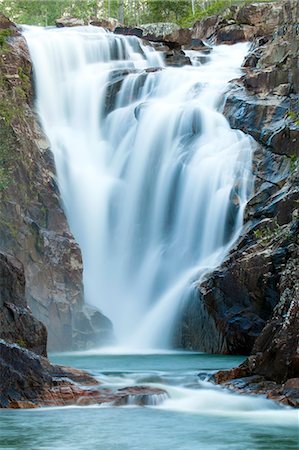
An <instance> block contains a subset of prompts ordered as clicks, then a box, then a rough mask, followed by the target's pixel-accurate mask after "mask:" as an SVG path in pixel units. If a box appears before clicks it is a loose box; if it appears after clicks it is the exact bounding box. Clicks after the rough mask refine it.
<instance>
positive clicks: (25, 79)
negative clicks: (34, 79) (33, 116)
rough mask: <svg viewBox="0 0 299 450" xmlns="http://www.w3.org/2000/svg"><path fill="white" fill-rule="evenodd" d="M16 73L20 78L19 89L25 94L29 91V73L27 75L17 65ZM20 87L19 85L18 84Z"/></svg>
mask: <svg viewBox="0 0 299 450" xmlns="http://www.w3.org/2000/svg"><path fill="white" fill-rule="evenodd" d="M18 75H19V78H20V80H21V89H22V90H23V92H24V93H25V95H26V96H27V95H28V94H29V93H30V91H31V80H30V77H29V75H27V74H26V73H25V72H24V70H23V68H22V67H18ZM18 87H19V88H20V86H18Z"/></svg>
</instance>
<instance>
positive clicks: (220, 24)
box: [192, 2, 282, 44]
mask: <svg viewBox="0 0 299 450" xmlns="http://www.w3.org/2000/svg"><path fill="white" fill-rule="evenodd" d="M280 23H282V3H281V2H277V3H264V4H263V3H252V4H249V5H248V4H246V5H241V6H236V5H233V6H231V7H230V8H227V9H226V10H225V12H224V13H223V14H218V15H215V16H211V17H208V18H206V19H204V20H201V21H198V22H196V23H195V24H194V26H193V31H192V37H193V38H197V39H204V40H207V39H208V40H211V41H213V42H215V43H217V44H219V43H222V44H223V43H225V44H234V43H236V42H242V41H248V40H252V39H254V38H256V37H259V36H269V35H271V34H272V33H273V31H274V30H275V28H276V27H277V26H278V25H279V24H280Z"/></svg>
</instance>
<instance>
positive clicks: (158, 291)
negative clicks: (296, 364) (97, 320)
mask: <svg viewBox="0 0 299 450" xmlns="http://www.w3.org/2000/svg"><path fill="white" fill-rule="evenodd" d="M24 34H25V37H26V39H27V41H28V44H29V48H30V52H31V56H32V59H33V64H34V74H35V85H36V94H37V95H36V106H37V110H38V113H39V115H40V118H41V123H42V125H43V127H44V130H45V131H46V134H47V136H48V138H49V140H50V143H51V148H52V151H53V153H54V157H55V162H56V168H57V176H58V184H59V188H60V191H61V195H62V199H63V203H64V207H65V210H66V214H67V217H68V220H69V223H70V226H71V229H72V231H73V233H74V235H75V237H76V239H77V241H78V243H79V245H80V248H81V250H82V255H83V262H84V287H85V295H86V301H87V302H88V303H91V304H93V305H95V306H97V307H99V308H100V309H101V310H102V311H103V312H104V313H105V314H106V315H107V316H108V317H109V318H110V319H111V320H112V322H113V325H114V328H115V333H116V335H117V338H118V345H119V346H121V347H122V348H126V351H129V353H130V354H119V351H120V349H119V348H118V349H117V348H114V354H111V351H112V350H111V349H108V350H107V351H106V353H105V350H103V349H101V350H100V351H90V352H85V353H82V354H80V353H70V354H61V355H52V357H51V359H52V360H53V361H54V362H55V363H59V364H64V365H70V366H73V367H78V368H82V369H86V370H89V371H90V372H91V373H92V374H93V375H94V376H95V377H98V378H99V379H100V380H101V382H102V384H101V386H100V389H101V388H107V387H108V388H112V389H118V388H121V387H127V386H135V385H148V386H152V387H159V388H163V389H164V390H165V391H166V392H167V397H166V398H160V399H157V398H155V399H153V401H152V405H150V404H149V405H147V406H144V407H141V406H138V405H136V404H135V405H134V398H132V399H131V401H130V406H126V407H115V406H112V405H105V406H104V405H103V406H101V405H98V406H92V407H87V406H85V407H78V406H74V407H66V408H41V409H37V410H22V411H1V412H0V423H1V428H0V437H1V439H0V448H1V449H5V450H18V449H20V450H85V449H86V450H91V449H92V450H96V449H99V450H164V449H165V450H166V449H167V450H169V449H172V450H194V449H199V450H227V449H230V450H233V449H235V450H249V449H250V450H269V449H273V450H275V449H277V450H296V449H298V412H297V411H295V410H291V409H288V408H284V407H281V406H278V405H277V404H275V403H273V402H271V401H269V400H266V399H264V398H261V397H250V396H240V395H239V396H238V395H235V394H232V393H230V392H227V391H225V390H223V389H221V388H220V387H217V386H213V385H212V384H211V383H208V382H207V381H205V380H206V379H207V377H208V376H209V375H211V373H213V372H214V371H216V370H219V369H226V368H230V367H233V366H236V365H237V364H238V363H240V362H241V360H242V358H236V357H228V356H217V355H206V354H198V353H197V354H196V353H178V352H172V353H167V352H166V351H164V353H163V352H162V351H160V353H159V354H157V353H155V354H151V351H150V350H148V351H147V352H144V351H143V354H138V351H137V350H136V349H138V347H139V348H143V349H146V348H148V349H149V348H153V347H157V348H163V347H164V348H165V347H167V345H169V342H170V337H171V327H172V324H173V323H174V320H175V318H176V315H177V314H178V311H179V309H180V306H181V305H182V302H184V301H186V300H188V297H189V295H191V293H192V290H193V289H194V284H195V283H196V282H198V280H200V279H201V277H202V276H204V275H205V274H206V273H207V271H209V270H212V269H213V268H215V267H216V266H217V265H219V264H220V263H221V261H222V260H223V258H224V257H225V256H226V254H227V252H228V251H229V248H230V247H231V245H232V244H233V242H234V241H235V239H236V238H237V237H238V235H239V233H240V230H241V227H242V219H243V211H244V207H245V205H246V202H247V200H248V198H249V196H250V195H251V190H252V176H251V155H252V150H253V144H252V141H251V140H250V139H249V138H248V137H246V136H245V135H244V134H242V133H241V132H239V131H233V130H231V129H230V127H229V125H228V123H227V121H226V120H225V118H224V117H223V115H222V114H221V106H222V104H223V99H224V92H225V89H226V86H227V83H228V81H229V80H231V79H233V78H234V77H236V76H238V75H239V74H240V69H239V67H240V65H241V62H242V59H243V57H244V55H245V53H246V51H247V45H246V44H244V45H243V44H240V45H236V46H234V47H227V46H220V47H216V48H214V49H213V51H212V53H211V55H208V56H206V57H203V56H200V55H198V54H197V53H194V52H190V53H189V55H190V58H191V59H192V62H193V66H192V67H183V68H169V67H168V68H166V67H164V62H163V59H162V57H161V55H160V54H159V53H157V52H155V51H154V50H152V49H151V48H150V47H149V46H143V45H141V43H140V41H138V39H136V38H134V37H122V36H114V35H112V34H109V33H106V32H104V31H103V30H101V29H97V28H93V27H85V28H84V27H83V28H76V29H63V30H56V29H41V28H32V27H25V30H24ZM134 349H135V354H133V351H134ZM158 400H159V401H158ZM155 403H157V404H155Z"/></svg>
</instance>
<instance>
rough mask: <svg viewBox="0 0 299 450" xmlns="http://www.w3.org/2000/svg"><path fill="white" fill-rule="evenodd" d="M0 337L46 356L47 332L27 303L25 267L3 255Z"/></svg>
mask: <svg viewBox="0 0 299 450" xmlns="http://www.w3.org/2000/svg"><path fill="white" fill-rule="evenodd" d="M0 338H1V339H5V340H6V341H8V342H11V343H13V342H17V343H18V344H19V345H21V346H22V347H25V348H27V349H29V350H31V351H33V352H35V353H38V354H40V355H43V356H46V354H47V350H46V347H47V332H46V328H45V326H44V325H43V324H42V323H41V322H39V321H38V320H37V319H35V318H34V317H33V315H32V313H31V311H30V309H29V308H28V306H27V302H26V300H25V276H24V269H23V265H22V264H21V263H20V261H18V260H16V259H15V258H13V257H12V256H11V255H8V254H5V253H1V252H0Z"/></svg>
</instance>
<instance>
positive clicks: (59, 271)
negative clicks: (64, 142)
mask: <svg viewBox="0 0 299 450" xmlns="http://www.w3.org/2000/svg"><path fill="white" fill-rule="evenodd" d="M1 17H2V16H0V19H1ZM3 22H4V23H5V27H7V23H6V22H5V21H4V19H1V20H0V24H1V23H3ZM10 24H11V25H10V27H11V28H12V29H13V30H14V36H9V37H8V38H7V43H5V45H4V46H3V49H2V50H1V52H0V106H1V108H0V109H1V117H0V158H1V164H3V166H2V172H1V178H0V236H1V239H0V248H1V249H2V250H3V251H5V252H7V253H10V254H13V255H14V256H15V257H16V258H17V259H19V260H20V261H21V262H22V263H23V265H24V269H25V278H26V298H27V301H28V304H29V306H30V308H31V310H32V312H33V314H34V316H35V317H36V318H38V319H39V320H41V321H42V322H43V323H44V324H45V325H46V327H47V329H48V338H49V341H48V344H49V349H51V350H67V349H78V348H86V347H92V346H93V347H94V346H96V345H98V344H99V343H100V342H101V341H103V338H105V336H106V337H107V338H110V337H111V324H110V322H109V321H108V320H105V318H103V321H102V326H101V327H100V328H98V325H99V321H98V320H93V317H94V315H96V316H97V314H100V313H95V311H94V310H90V309H88V307H87V306H86V305H84V300H83V286H82V260H81V254H80V250H79V248H78V245H77V243H76V242H75V240H74V238H73V236H72V234H71V232H70V230H69V227H68V224H67V221H66V218H65V215H64V212H63V209H62V207H61V202H60V197H59V192H58V188H57V183H56V176H55V167H54V162H53V157H52V154H51V151H50V149H49V143H48V141H47V138H46V137H45V135H44V134H43V131H42V130H41V128H40V125H39V121H38V118H37V117H36V114H35V112H34V110H33V108H32V99H33V92H32V87H31V72H32V67H31V62H30V57H29V54H28V49H27V45H26V42H25V40H24V39H23V37H22V36H20V35H19V33H18V30H17V28H16V27H14V25H13V24H12V23H11V22H10ZM0 31H1V30H0ZM2 161H3V163H2ZM83 318H85V320H82V319H83ZM94 323H96V324H97V325H96V326H95V325H94Z"/></svg>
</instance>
